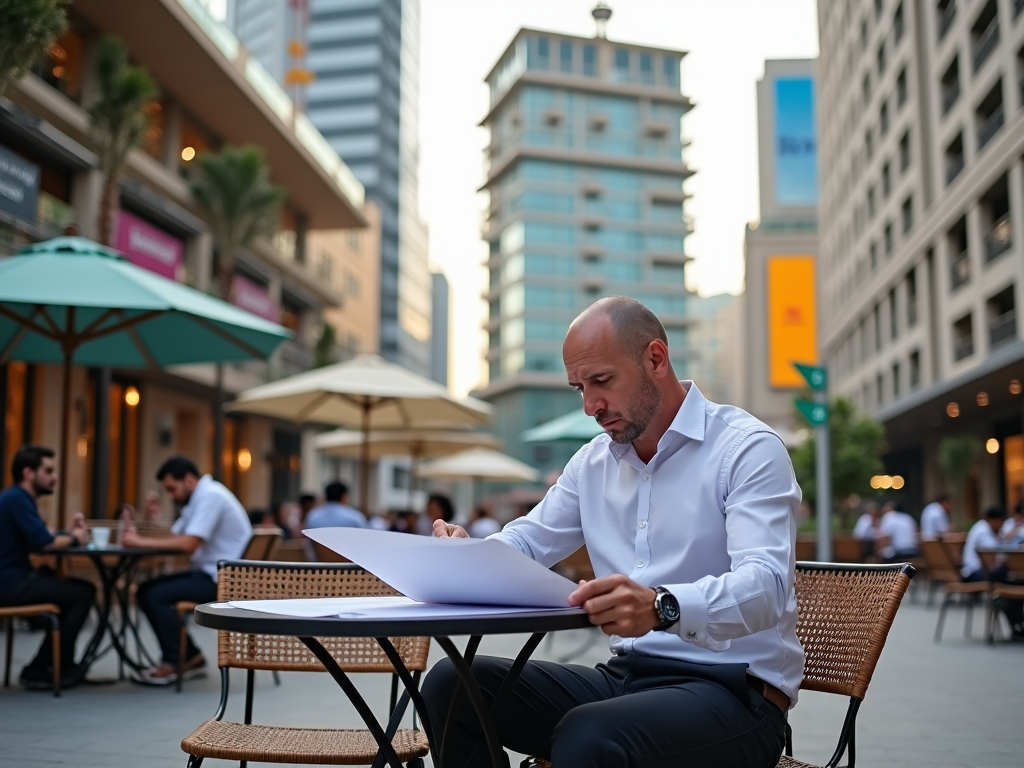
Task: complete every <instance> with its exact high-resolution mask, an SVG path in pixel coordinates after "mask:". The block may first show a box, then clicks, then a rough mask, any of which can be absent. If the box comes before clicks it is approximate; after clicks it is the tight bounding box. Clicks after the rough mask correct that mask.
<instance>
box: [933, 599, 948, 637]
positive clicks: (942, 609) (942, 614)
mask: <svg viewBox="0 0 1024 768" xmlns="http://www.w3.org/2000/svg"><path fill="white" fill-rule="evenodd" d="M952 597H953V596H952V595H950V594H949V593H946V594H945V595H944V596H943V598H942V605H940V606H939V620H938V622H937V623H936V624H935V637H934V638H933V640H934V641H935V642H936V643H937V642H939V641H941V640H942V625H943V624H944V623H945V622H946V610H947V609H948V608H949V603H950V600H951V599H952Z"/></svg>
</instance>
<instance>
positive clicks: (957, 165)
mask: <svg viewBox="0 0 1024 768" xmlns="http://www.w3.org/2000/svg"><path fill="white" fill-rule="evenodd" d="M963 169H964V156H963V153H961V154H959V155H955V156H953V157H950V158H947V159H946V185H947V186H948V185H950V184H952V183H953V179H955V178H956V177H957V176H959V175H960V171H962V170H963Z"/></svg>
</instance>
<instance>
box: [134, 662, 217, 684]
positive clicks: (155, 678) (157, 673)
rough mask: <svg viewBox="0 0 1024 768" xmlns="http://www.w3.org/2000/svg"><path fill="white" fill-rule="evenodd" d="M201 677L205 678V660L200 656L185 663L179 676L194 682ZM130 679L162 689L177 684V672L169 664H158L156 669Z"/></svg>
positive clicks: (147, 670)
mask: <svg viewBox="0 0 1024 768" xmlns="http://www.w3.org/2000/svg"><path fill="white" fill-rule="evenodd" d="M201 677H206V659H204V658H203V657H202V656H196V657H195V658H193V659H191V660H189V661H186V662H185V668H184V670H183V671H182V674H181V679H182V680H196V679H198V678H201ZM132 679H133V680H134V681H135V682H137V683H140V684H142V685H152V686H157V687H162V686H166V685H172V684H174V683H176V682H178V670H177V668H176V667H172V666H171V665H170V664H160V665H158V666H156V667H152V668H151V669H146V670H143V671H142V672H140V673H139V674H138V676H137V677H134V678H132Z"/></svg>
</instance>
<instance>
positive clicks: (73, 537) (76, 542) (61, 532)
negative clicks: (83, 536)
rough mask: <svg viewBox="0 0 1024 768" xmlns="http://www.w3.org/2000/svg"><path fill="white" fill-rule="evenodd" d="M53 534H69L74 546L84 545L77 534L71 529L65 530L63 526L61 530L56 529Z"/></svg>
mask: <svg viewBox="0 0 1024 768" xmlns="http://www.w3.org/2000/svg"><path fill="white" fill-rule="evenodd" d="M53 535H54V536H67V537H68V538H69V539H71V546H72V547H80V546H82V542H80V541H79V540H78V537H77V536H75V534H73V533H72V532H71V531H65V530H64V529H63V528H61V529H60V530H59V531H56V532H55V533H54V534H53Z"/></svg>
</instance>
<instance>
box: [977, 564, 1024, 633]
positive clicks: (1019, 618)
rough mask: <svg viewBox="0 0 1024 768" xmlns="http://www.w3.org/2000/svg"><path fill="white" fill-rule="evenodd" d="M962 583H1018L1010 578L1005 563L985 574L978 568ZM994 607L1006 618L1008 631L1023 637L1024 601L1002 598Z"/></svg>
mask: <svg viewBox="0 0 1024 768" xmlns="http://www.w3.org/2000/svg"><path fill="white" fill-rule="evenodd" d="M964 581H995V582H1000V583H1003V584H1017V583H1019V582H1017V581H1014V580H1013V579H1011V578H1010V573H1009V571H1008V570H1007V567H1006V564H1005V563H1004V564H1003V565H997V566H996V567H995V568H993V569H992V573H987V572H986V571H985V569H984V568H980V569H978V570H977V571H975V572H974V573H972V574H971V575H970V576H967V577H966V578H964ZM995 607H996V608H998V609H999V610H1000V611H1002V612H1003V615H1005V616H1006V620H1007V621H1008V622H1010V629H1011V630H1012V631H1013V634H1014V635H1024V600H1008V599H1006V598H1005V597H1004V598H1000V599H999V600H997V601H996V606H995Z"/></svg>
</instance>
